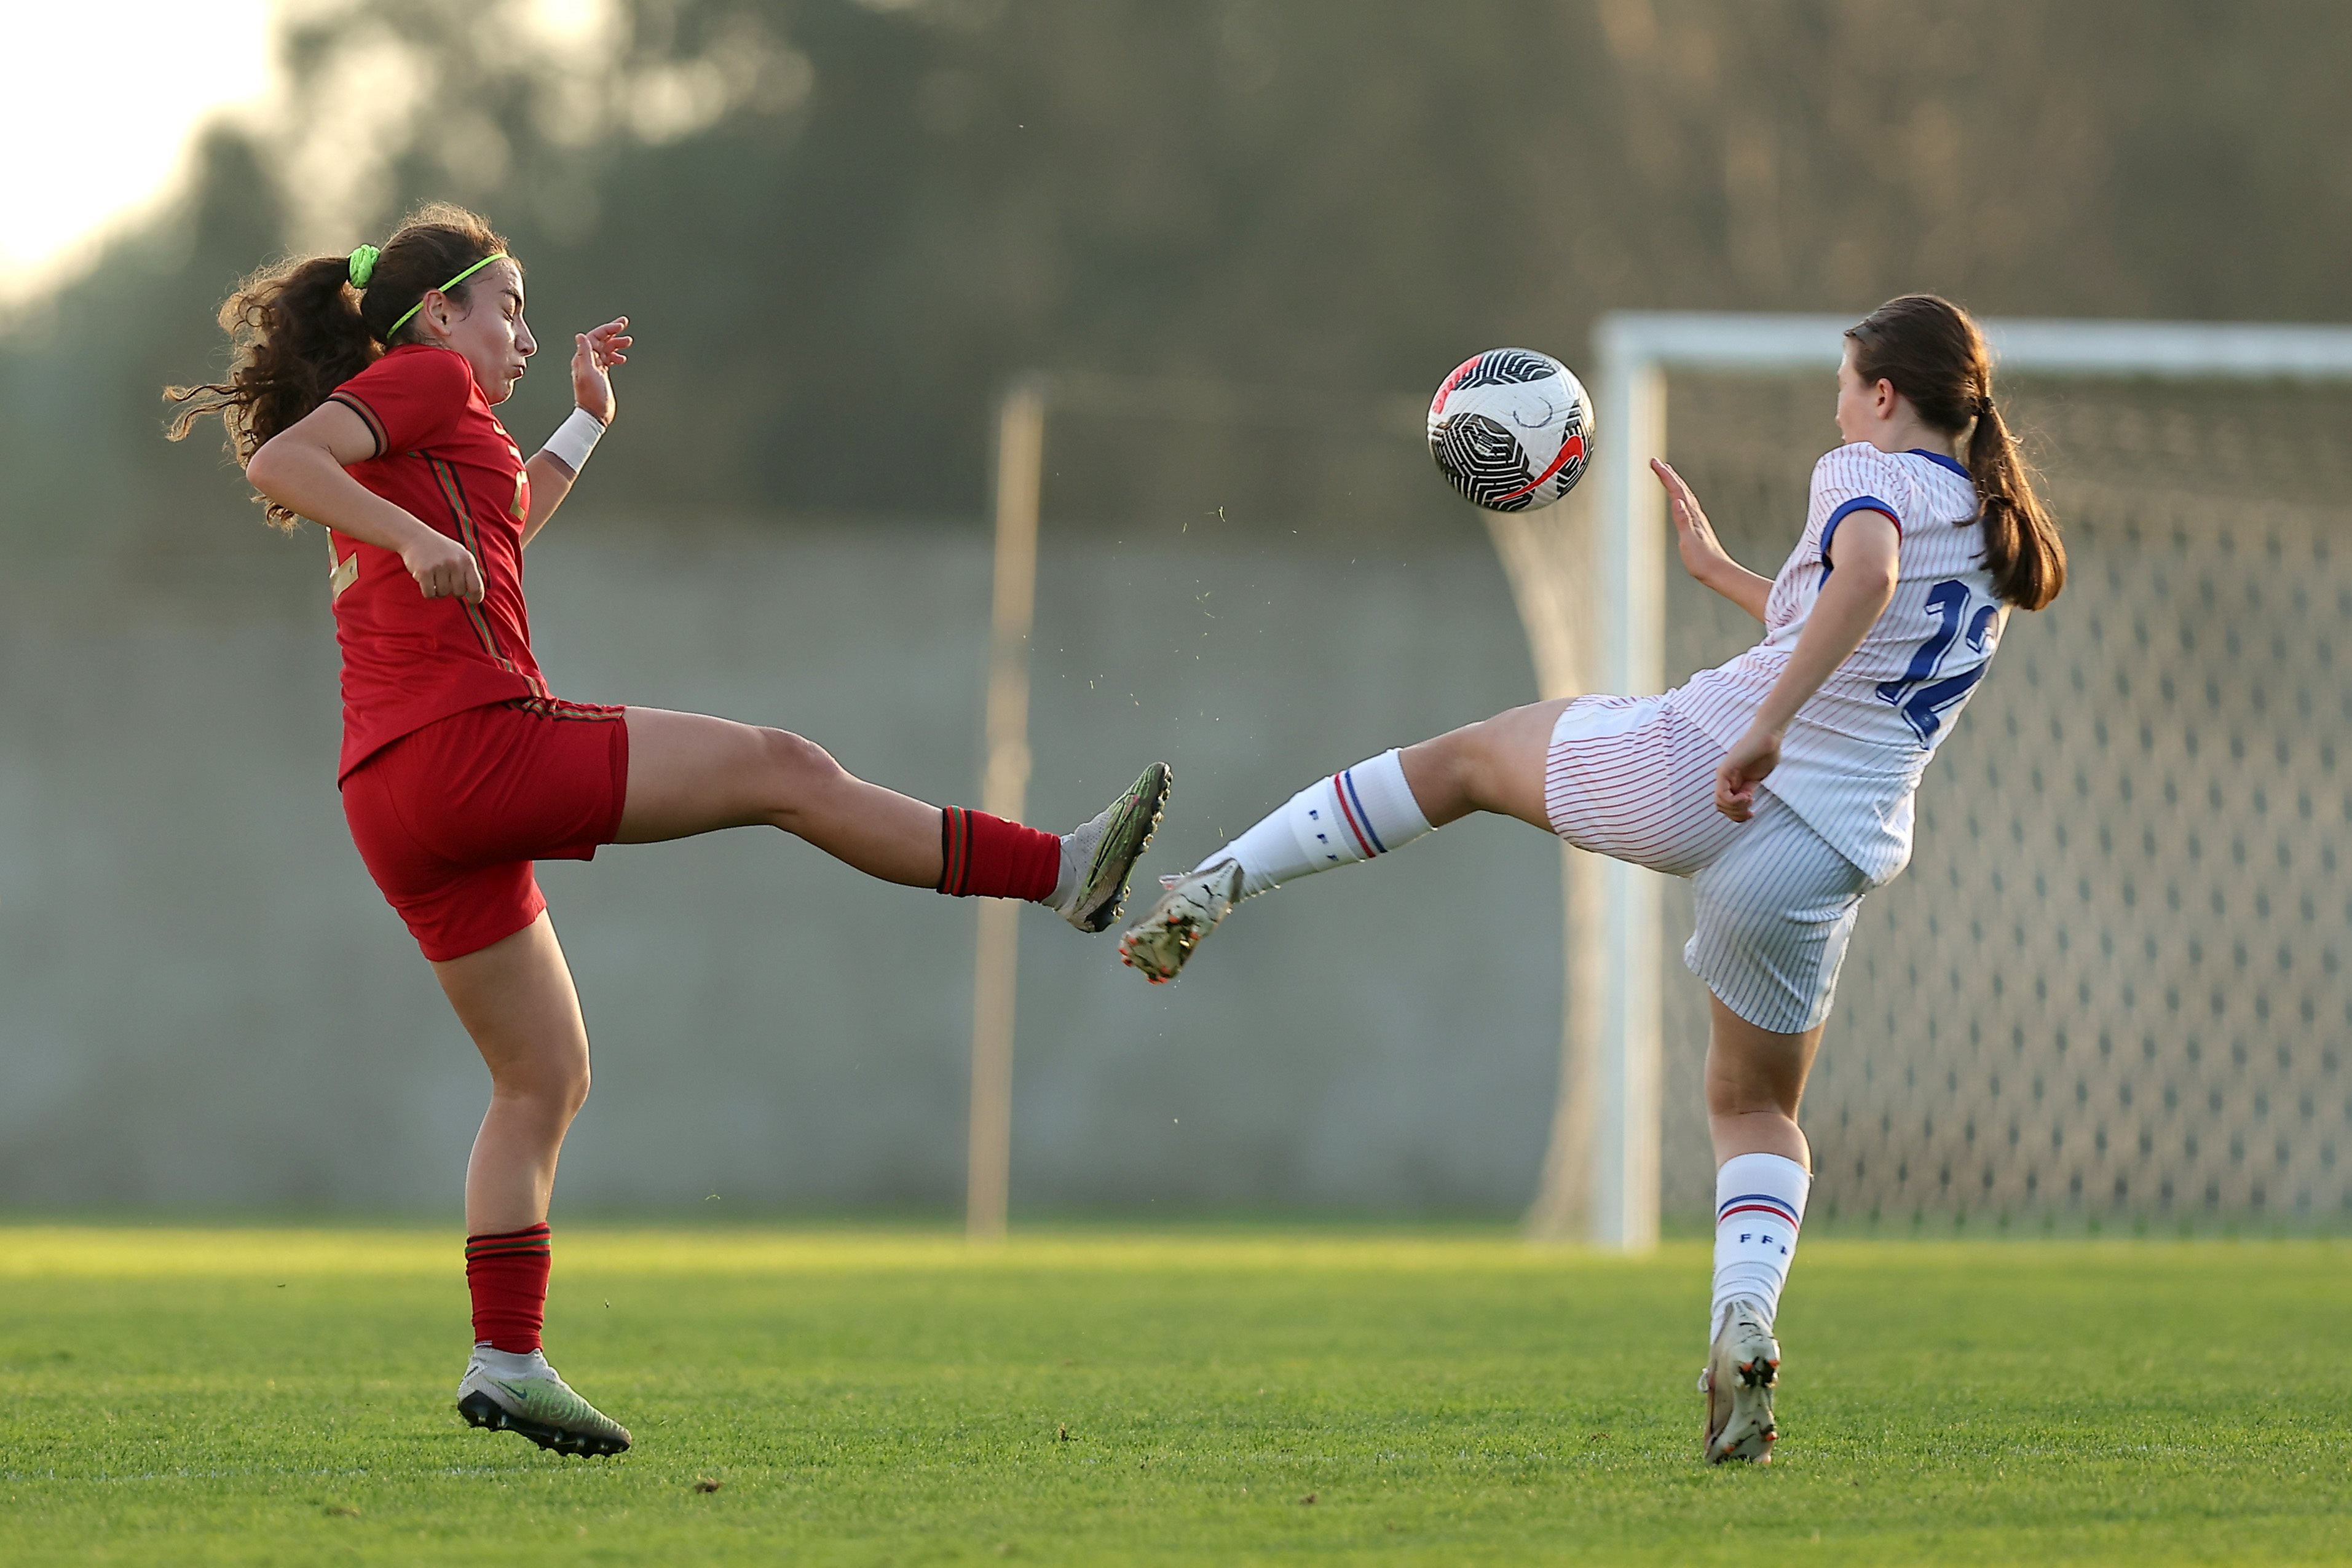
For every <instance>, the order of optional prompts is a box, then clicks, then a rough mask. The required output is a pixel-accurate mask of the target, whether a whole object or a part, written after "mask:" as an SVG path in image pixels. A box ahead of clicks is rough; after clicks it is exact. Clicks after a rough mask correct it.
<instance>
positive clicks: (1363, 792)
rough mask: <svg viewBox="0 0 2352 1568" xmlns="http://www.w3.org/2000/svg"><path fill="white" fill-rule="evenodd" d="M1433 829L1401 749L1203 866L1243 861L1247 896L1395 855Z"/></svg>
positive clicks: (1328, 783)
mask: <svg viewBox="0 0 2352 1568" xmlns="http://www.w3.org/2000/svg"><path fill="white" fill-rule="evenodd" d="M1428 831H1430V827H1429V820H1428V819H1427V818H1426V817H1424V816H1423V815H1422V811H1421V807H1420V805H1419V804H1418V803H1417V802H1415V801H1414V800H1413V798H1412V789H1411V788H1410V787H1408V786H1407V785H1406V783H1405V779H1404V767H1403V764H1402V762H1401V761H1400V760H1399V758H1398V754H1397V753H1396V752H1394V751H1384V752H1382V753H1381V755H1380V756H1378V757H1374V758H1369V759H1367V760H1365V761H1363V762H1360V763H1358V764H1356V766H1355V767H1353V768H1342V769H1341V770H1340V771H1339V772H1337V773H1334V774H1332V775H1331V776H1330V777H1329V778H1328V779H1317V780H1316V781H1315V782H1314V783H1312V784H1310V785H1308V786H1307V788H1306V789H1301V790H1300V791H1299V792H1298V793H1297V794H1296V795H1293V796H1292V797H1291V798H1290V799H1289V800H1287V801H1286V802H1285V803H1284V804H1283V806H1282V807H1281V809H1280V810H1276V811H1274V812H1272V813H1271V814H1269V815H1268V816H1267V817H1265V819H1264V820H1263V821H1260V822H1259V823H1258V824H1257V825H1256V826H1255V827H1254V828H1252V829H1250V831H1247V832H1245V833H1244V834H1243V835H1242V836H1241V837H1240V838H1238V839H1235V840H1234V841H1233V842H1232V843H1230V844H1227V845H1226V846H1225V847H1224V848H1223V849H1221V850H1219V851H1218V852H1216V853H1215V854H1213V855H1211V856H1210V857H1209V858H1208V859H1206V860H1204V861H1202V862H1201V864H1202V866H1211V865H1214V864H1216V863H1217V862H1219V861H1223V860H1234V861H1239V862H1241V867H1242V896H1243V897H1244V898H1247V897H1249V896H1250V895H1251V894H1258V893H1264V892H1265V891H1266V890H1267V889H1269V888H1275V887H1279V886H1281V885H1282V884H1283V883H1286V882H1291V881H1295V880H1296V879H1297V878H1299V877H1302V876H1311V875H1313V874H1314V873H1317V872H1318V871H1329V870H1331V869H1332V868H1333V867H1335V866H1343V865H1354V864H1355V863H1357V862H1359V861H1368V860H1373V859H1376V858H1378V857H1379V856H1381V855H1384V854H1387V853H1388V852H1391V850H1394V849H1397V848H1399V847H1400V846H1402V845H1404V844H1407V843H1410V842H1412V841H1413V840H1414V839H1417V838H1420V837H1421V836H1422V835H1423V833H1426V832H1428Z"/></svg>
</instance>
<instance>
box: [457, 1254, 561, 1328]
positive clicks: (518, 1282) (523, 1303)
mask: <svg viewBox="0 0 2352 1568" xmlns="http://www.w3.org/2000/svg"><path fill="white" fill-rule="evenodd" d="M550 1262H551V1243H550V1240H549V1231H548V1228H547V1227H546V1226H544V1225H534V1226H531V1227H530V1228H527V1229H523V1230H509V1231H503V1232H499V1233H498V1234H495V1235H488V1236H468V1237H467V1238H466V1286H467V1290H469V1291H472V1292H473V1297H474V1343H476V1344H490V1345H495V1346H497V1347H498V1348H499V1349H500V1350H503V1351H509V1352H511V1353H512V1354H516V1355H528V1354H530V1353H531V1352H532V1351H535V1350H537V1349H538V1348H539V1331H540V1328H541V1325H542V1324H543V1323H544V1322H546V1318H547V1271H548V1265H549V1263H550Z"/></svg>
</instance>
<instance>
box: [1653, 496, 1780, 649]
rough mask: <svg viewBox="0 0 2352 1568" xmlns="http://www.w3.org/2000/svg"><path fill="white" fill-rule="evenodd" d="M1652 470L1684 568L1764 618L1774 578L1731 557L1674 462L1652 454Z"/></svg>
mask: <svg viewBox="0 0 2352 1568" xmlns="http://www.w3.org/2000/svg"><path fill="white" fill-rule="evenodd" d="M1650 472H1651V473H1653V474H1655V475H1656V476H1658V483H1659V484H1661V485H1663V486H1665V488H1666V506H1667V507H1668V508H1669V509H1670V510H1671V511H1672V513H1673V515H1674V520H1675V545H1676V547H1677V548H1679V549H1681V551H1682V557H1683V570H1685V571H1687V572H1689V573H1690V574H1691V576H1692V577H1694V578H1696V579H1697V580H1698V581H1699V582H1700V583H1701V584H1703V585H1705V586H1706V587H1707V588H1711V589H1713V590H1714V591H1716V592H1717V593H1720V594H1721V595H1723V596H1724V597H1725V598H1726V599H1728V600H1729V601H1731V602H1733V603H1734V604H1737V605H1738V606H1739V608H1741V609H1742V610H1745V611H1746V612H1748V614H1750V615H1753V616H1754V617H1756V619H1757V620H1759V621H1761V620H1763V619H1764V601H1765V600H1766V599H1767V598H1769V596H1770V594H1771V592H1772V580H1771V579H1770V578H1769V577H1759V576H1757V575H1756V574H1755V573H1754V572H1752V571H1750V570H1748V569H1747V568H1746V567H1744V566H1742V565H1740V564H1739V563H1738V561H1736V560H1734V559H1731V552H1730V551H1729V550H1727V549H1724V548H1723V541H1722V540H1721V539H1718V538H1716V537H1715V525H1714V524H1713V523H1710V522H1708V521H1707V520H1706V508H1705V507H1701V506H1700V505H1699V504H1698V497H1697V495H1696V494H1695V493H1694V492H1693V491H1692V489H1691V487H1690V486H1689V485H1688V484H1687V483H1686V482H1685V480H1684V478H1683V476H1681V475H1679V474H1677V473H1675V470H1674V465H1672V464H1670V463H1668V462H1666V461H1665V460H1664V458H1661V457H1653V458H1651V459H1650Z"/></svg>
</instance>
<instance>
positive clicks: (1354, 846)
mask: <svg viewBox="0 0 2352 1568" xmlns="http://www.w3.org/2000/svg"><path fill="white" fill-rule="evenodd" d="M1564 706H1566V704H1565V702H1562V701H1555V702H1542V703H1536V704H1532V705H1530V706H1527V707H1521V708H1513V709H1512V710H1511V711H1510V712H1508V713H1504V714H1498V715H1496V716H1495V717H1493V718H1490V719H1487V720H1486V721H1484V722H1483V723H1479V724H1474V725H1470V726H1467V727H1464V728H1462V729H1457V730H1454V731H1453V732H1451V733H1450V734H1446V735H1441V736H1439V737H1436V738H1435V739H1433V740H1425V741H1423V742H1422V743H1421V744H1420V745H1419V746H1415V747H1410V748H1408V749H1406V750H1403V751H1384V752H1382V753H1381V754H1380V755H1379V756H1378V757H1374V758H1368V759H1366V760H1365V761H1362V762H1359V763H1357V764H1356V765H1355V766H1354V767H1353V768H1342V769H1341V770H1340V771H1339V772H1337V773H1334V774H1332V775H1331V776H1330V777H1329V778H1328V779H1318V780H1316V781H1315V782H1314V783H1312V784H1310V785H1308V786H1307V788H1306V789H1301V790H1300V791H1299V792H1298V793H1297V794H1296V795H1294V796H1292V797H1291V798H1290V800H1289V802H1288V803H1287V804H1286V805H1284V806H1283V807H1281V808H1280V809H1279V810H1276V811H1275V812H1273V813H1272V814H1271V815H1269V816H1267V817H1265V819H1264V820H1262V821H1259V822H1258V824H1257V825H1256V826H1255V827H1254V828H1252V829H1250V830H1249V831H1247V832H1245V833H1244V834H1243V835H1242V836H1241V837H1240V838H1238V839H1235V840H1234V841H1233V842H1231V843H1229V844H1227V845H1225V846H1224V847H1223V849H1220V850H1218V851H1217V852H1215V853H1213V854H1212V855H1210V856H1209V857H1208V858H1207V859H1205V860H1203V861H1202V862H1201V863H1200V864H1199V865H1197V866H1195V867H1193V868H1192V870H1191V871H1189V872H1186V873H1184V874H1182V875H1181V876H1171V877H1164V878H1162V879H1161V886H1162V887H1164V888H1165V889H1166V890H1167V891H1166V892H1164V893H1163V894H1161V895H1160V900H1159V902H1158V903H1156V904H1153V905H1152V906H1151V909H1150V913H1149V914H1147V915H1144V916H1143V918H1142V919H1140V920H1139V921H1137V922H1136V923H1135V924H1134V925H1130V926H1129V927H1128V929H1127V932H1126V934H1125V935H1123V936H1120V938H1119V942H1118V953H1119V959H1120V961H1121V962H1123V963H1125V964H1127V965H1128V966H1129V967H1132V968H1135V969H1138V970H1140V971H1141V972H1142V974H1143V976H1144V977H1145V978H1146V979H1149V980H1150V981H1151V982H1152V983H1153V984H1154V985H1159V984H1160V983H1162V982H1165V981H1168V980H1172V979H1174V978H1175V977H1176V975H1177V972H1178V971H1179V970H1181V968H1183V967H1184V964H1185V961H1186V960H1187V959H1189V958H1190V957H1192V952H1193V949H1195V948H1196V947H1198V946H1200V945H1201V942H1202V938H1204V937H1206V936H1208V935H1209V933H1210V932H1211V931H1213V930H1214V929H1216V927H1217V925H1218V923H1219V922H1220V921H1222V920H1223V919H1224V917H1225V916H1226V915H1227V914H1229V913H1231V911H1232V909H1233V907H1234V904H1238V903H1240V902H1241V901H1242V900H1243V899H1245V898H1249V897H1251V896H1253V895H1255V894H1261V893H1265V892H1269V891H1271V890H1272V889H1274V888H1277V887H1280V886H1281V885H1282V884H1283V883H1286V882H1295V881H1297V879H1298V878H1300V877H1302V876H1311V875H1313V874H1314V873H1317V872H1321V871H1329V870H1331V869H1333V868H1334V867H1337V866H1343V865H1355V864H1358V863H1359V862H1363V861H1369V860H1376V859H1378V858H1379V857H1381V855H1384V854H1388V853H1391V852H1393V851H1396V850H1399V849H1402V847H1404V846H1405V845H1406V844H1409V843H1411V842H1412V841H1413V840H1415V839H1417V838H1420V837H1422V836H1423V834H1425V833H1429V832H1432V831H1435V830H1436V829H1438V828H1442V827H1444V825H1445V824H1446V823H1448V822H1451V821H1454V820H1456V819H1457V818H1461V817H1465V816H1468V815H1469V814H1470V813H1471V812H1473V811H1498V812H1501V813H1503V814H1504V815H1507V816H1513V817H1517V818H1519V819H1520V820H1521V821H1527V822H1531V823H1533V824H1534V825H1535V826H1537V827H1539V828H1542V829H1544V830H1545V831H1547V832H1549V831H1550V829H1551V823H1550V820H1549V817H1548V816H1547V815H1546V813H1545V810H1544V753H1545V750H1546V748H1547V747H1548V746H1549V743H1550V739H1551V732H1552V727H1553V726H1554V725H1555V724H1556V723H1557V722H1558V721H1559V712H1560V709H1561V708H1562V707H1564Z"/></svg>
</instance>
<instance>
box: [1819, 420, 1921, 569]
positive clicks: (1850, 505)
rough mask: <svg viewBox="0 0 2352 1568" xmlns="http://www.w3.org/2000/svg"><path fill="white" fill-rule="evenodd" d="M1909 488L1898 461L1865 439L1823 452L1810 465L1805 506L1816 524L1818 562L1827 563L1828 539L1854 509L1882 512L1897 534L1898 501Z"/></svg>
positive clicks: (1900, 522) (1900, 524) (1899, 527)
mask: <svg viewBox="0 0 2352 1568" xmlns="http://www.w3.org/2000/svg"><path fill="white" fill-rule="evenodd" d="M1910 488H1911V481H1910V479H1909V477H1908V476H1906V475H1905V474H1904V472H1903V470H1902V467H1901V465H1898V464H1897V463H1896V462H1895V460H1894V459H1893V458H1891V457H1889V456H1888V455H1886V454H1885V453H1884V452H1881V451H1880V450H1878V448H1876V447H1875V446H1873V445H1871V444H1869V443H1867V442H1863V441H1857V442H1855V443H1854V444H1853V445H1851V446H1841V447H1839V448H1838V449H1837V450H1836V451H1834V452H1830V453H1825V454H1823V455H1822V460H1821V461H1820V462H1818V463H1816V464H1814V465H1813V483H1812V496H1811V502H1810V504H1809V505H1808V507H1806V510H1807V512H1808V513H1809V514H1810V519H1811V520H1813V521H1815V522H1817V524H1818V527H1817V531H1816V537H1817V538H1819V539H1820V540H1821V549H1820V551H1819V554H1820V558H1821V563H1822V565H1823V566H1827V565H1829V564H1830V542H1831V541H1832V539H1834V538H1837V530H1838V525H1839V524H1840V523H1842V522H1843V521H1845V519H1846V518H1848V517H1852V516H1853V514H1854V513H1856V512H1884V513H1885V514H1886V517H1887V519H1888V520H1889V521H1891V522H1892V523H1894V525H1895V533H1896V534H1897V535H1900V534H1901V533H1902V532H1903V512H1902V509H1901V506H1900V503H1901V502H1902V500H1903V499H1904V498H1905V497H1906V496H1907V495H1908V494H1909V492H1910Z"/></svg>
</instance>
